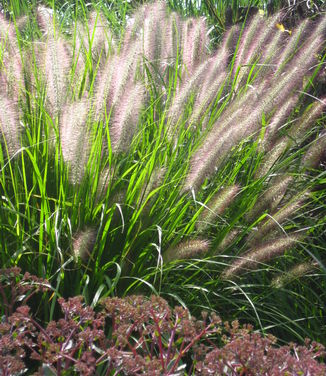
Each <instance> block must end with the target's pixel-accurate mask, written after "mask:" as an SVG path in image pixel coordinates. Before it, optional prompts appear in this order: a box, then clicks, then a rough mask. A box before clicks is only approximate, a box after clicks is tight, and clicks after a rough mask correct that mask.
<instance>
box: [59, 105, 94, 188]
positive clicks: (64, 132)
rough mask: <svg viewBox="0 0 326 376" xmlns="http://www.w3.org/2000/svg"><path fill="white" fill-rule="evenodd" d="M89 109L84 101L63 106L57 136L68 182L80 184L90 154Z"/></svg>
mask: <svg viewBox="0 0 326 376" xmlns="http://www.w3.org/2000/svg"><path fill="white" fill-rule="evenodd" d="M88 117H89V108H88V103H87V102H86V101H85V100H81V101H79V102H73V103H71V104H68V105H66V106H65V108H64V110H63V112H62V116H61V117H60V123H59V134H60V142H61V150H62V156H63V160H64V161H65V163H66V164H67V165H68V167H69V180H70V182H71V183H73V184H77V183H80V182H81V181H82V179H83V177H84V173H85V167H86V164H87V161H88V158H89V153H90V134H89V132H88Z"/></svg>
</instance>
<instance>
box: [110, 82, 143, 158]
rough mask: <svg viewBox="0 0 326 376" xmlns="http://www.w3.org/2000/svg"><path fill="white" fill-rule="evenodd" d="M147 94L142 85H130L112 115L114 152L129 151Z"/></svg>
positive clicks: (111, 130) (111, 132) (112, 145)
mask: <svg viewBox="0 0 326 376" xmlns="http://www.w3.org/2000/svg"><path fill="white" fill-rule="evenodd" d="M144 99H145V93H144V88H143V86H142V85H141V84H135V85H134V84H129V86H128V87H127V88H126V90H125V92H124V95H123V97H122V99H121V101H120V103H119V105H116V106H115V107H114V109H113V112H112V115H111V119H110V122H111V126H110V139H111V147H112V150H113V151H115V152H117V151H119V152H121V151H127V150H128V149H129V147H130V142H131V140H132V138H133V136H134V134H135V132H136V127H137V124H138V122H139V116H140V113H141V109H142V106H143V103H144Z"/></svg>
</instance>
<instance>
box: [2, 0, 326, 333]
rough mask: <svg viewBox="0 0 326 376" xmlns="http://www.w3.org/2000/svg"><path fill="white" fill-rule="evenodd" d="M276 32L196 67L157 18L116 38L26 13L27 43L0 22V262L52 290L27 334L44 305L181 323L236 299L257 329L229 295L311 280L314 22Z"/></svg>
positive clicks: (181, 41)
mask: <svg viewBox="0 0 326 376" xmlns="http://www.w3.org/2000/svg"><path fill="white" fill-rule="evenodd" d="M85 17H86V15H85ZM279 18H280V14H276V15H274V16H273V17H271V18H269V19H265V18H264V17H263V16H262V15H261V14H259V13H258V14H257V15H255V16H254V17H252V18H251V19H250V20H247V22H245V23H244V24H243V26H242V27H238V26H234V27H231V28H230V29H229V30H228V31H227V32H226V33H225V36H224V39H223V40H222V42H221V44H220V46H219V47H218V48H217V49H212V48H211V45H210V41H209V37H208V30H207V26H206V23H205V21H204V20H203V19H201V18H189V19H184V18H182V17H181V16H179V15H178V14H176V13H174V12H170V11H169V10H168V9H167V7H166V5H165V3H163V2H155V3H152V4H145V5H144V6H142V7H140V8H139V9H138V10H137V11H136V12H135V14H134V15H133V16H132V17H131V18H130V19H129V22H128V23H127V26H126V29H125V31H124V32H123V34H122V36H120V38H118V37H117V36H116V35H114V33H113V32H111V30H110V27H109V24H108V22H107V21H106V19H105V18H104V16H102V15H101V14H100V13H92V14H90V16H89V18H86V19H85V20H84V22H81V21H76V24H75V25H74V26H73V27H72V29H71V30H68V31H67V30H64V29H63V28H62V27H61V25H60V22H59V20H57V19H56V17H55V16H54V15H53V14H52V12H51V11H49V10H47V9H46V8H39V10H38V12H37V22H38V24H39V29H40V30H39V35H40V36H39V38H35V39H34V40H32V41H30V40H24V37H23V33H20V32H19V31H18V28H17V27H16V24H15V20H8V19H6V18H5V17H4V16H2V15H1V29H0V32H1V55H0V56H1V69H0V78H1V80H0V82H1V88H2V91H1V94H0V103H1V107H2V111H1V114H0V129H1V135H2V143H1V153H0V161H1V175H0V179H1V197H2V199H1V213H0V223H1V228H2V231H1V235H0V236H1V243H2V253H1V256H0V257H1V260H2V264H3V265H4V266H9V265H19V266H20V267H22V268H23V269H25V270H30V271H31V272H33V273H35V274H37V275H38V276H39V277H42V278H47V279H49V280H50V281H51V282H52V281H53V283H54V284H55V285H56V289H55V291H54V295H53V303H52V305H51V306H50V309H49V310H46V309H44V311H46V312H44V314H45V316H48V317H50V318H51V317H52V316H53V315H54V304H55V301H56V299H57V298H59V297H61V296H72V295H79V294H83V296H84V298H85V300H86V302H87V303H89V304H92V306H95V305H96V304H97V302H98V299H99V297H101V296H102V297H107V296H110V295H114V294H129V293H130V292H131V291H135V290H141V291H143V289H146V288H150V289H151V290H152V291H155V292H160V293H166V294H168V295H169V296H170V297H173V298H174V299H179V300H182V299H186V300H187V304H189V305H190V306H191V305H195V306H196V305H197V308H198V304H196V303H194V301H195V302H196V301H198V300H199V299H201V297H202V295H200V294H202V293H203V294H204V295H205V293H212V294H213V295H214V293H215V290H216V288H217V286H219V287H220V289H221V291H222V292H221V294H220V296H222V300H223V295H224V296H225V297H226V300H228V299H229V298H228V294H231V296H232V288H233V287H234V286H236V287H239V289H240V291H242V292H243V293H244V296H245V297H246V299H245V301H247V303H248V302H249V303H248V304H249V306H250V309H253V311H254V314H255V317H256V319H257V320H258V322H259V325H261V327H263V324H262V322H261V320H260V316H259V315H260V314H259V313H258V311H257V308H256V307H255V305H254V304H253V302H252V301H251V300H250V299H247V298H248V294H246V293H245V291H244V290H243V288H242V287H241V284H242V283H244V286H246V283H247V282H246V281H249V280H250V279H251V280H258V281H259V279H263V280H264V285H265V286H266V285H268V284H269V283H272V284H271V286H272V287H271V288H273V289H276V290H277V289H279V287H278V286H280V285H279V284H277V283H274V282H272V281H275V278H276V279H277V278H278V276H277V275H276V274H277V271H280V273H281V274H282V271H286V270H287V269H288V268H293V269H291V270H296V269H295V268H296V264H297V263H298V265H300V264H302V263H303V262H308V263H309V262H310V263H311V262H312V260H313V262H314V263H317V264H318V265H322V255H320V254H319V250H320V249H321V244H322V236H323V235H322V227H323V225H324V223H325V218H324V215H323V209H324V204H323V203H322V202H323V198H324V195H325V191H324V189H323V186H322V182H323V179H324V171H323V170H322V166H323V165H322V162H323V158H324V153H323V137H322V135H323V122H324V119H325V118H324V115H323V111H324V106H325V99H324V98H319V97H318V83H319V82H321V80H322V67H323V61H324V56H323V55H322V53H323V48H324V47H325V46H324V44H325V43H324V42H325V38H324V35H325V29H326V21H325V17H323V16H320V17H319V18H318V19H316V20H315V21H308V20H307V21H303V22H302V23H300V24H298V25H297V27H296V29H294V30H291V32H289V31H285V30H284V28H283V29H282V28H280V27H277V25H279V24H278V22H280V21H279ZM8 54H11V55H10V59H9V58H8V57H7V55H8ZM8 56H9V55H8ZM314 90H315V91H314ZM316 90H317V91H316ZM314 146H315V147H314ZM257 278H258V279H257ZM174 279H175V280H174ZM175 281H177V282H176V283H175ZM257 283H258V282H257ZM230 286H231V288H230ZM232 286H233V287H232ZM189 289H190V290H189ZM191 289H193V290H194V291H195V290H196V292H195V293H192V292H191V293H190V296H189V294H188V290H189V291H191ZM235 290H236V289H235ZM235 290H234V291H235ZM235 296H236V294H235ZM219 298H220V297H219ZM230 301H234V302H235V303H234V306H235V307H237V306H238V302H237V299H234V300H233V298H230ZM208 304H209V308H215V309H221V308H220V307H218V306H217V305H215V303H211V302H209V303H208ZM243 304H244V303H243ZM308 305H309V303H306V307H307V306H308ZM240 306H241V304H240ZM311 309H312V310H314V309H316V311H318V312H320V311H321V310H322V309H324V305H323V303H322V299H321V298H319V299H318V301H317V303H316V304H315V305H314V306H313V307H312V308H311ZM289 321H291V319H289ZM299 337H300V336H299Z"/></svg>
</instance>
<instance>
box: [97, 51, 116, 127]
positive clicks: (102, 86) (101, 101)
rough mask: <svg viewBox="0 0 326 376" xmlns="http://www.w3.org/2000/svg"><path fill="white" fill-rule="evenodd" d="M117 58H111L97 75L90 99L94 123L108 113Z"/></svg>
mask: <svg viewBox="0 0 326 376" xmlns="http://www.w3.org/2000/svg"><path fill="white" fill-rule="evenodd" d="M117 61H118V58H117V57H116V56H112V57H110V58H109V59H107V61H106V63H105V65H104V66H103V67H102V68H101V70H100V71H99V72H98V73H97V76H96V79H95V85H94V94H93V97H92V113H93V118H94V120H95V121H100V120H103V119H104V118H105V112H106V113H107V115H108V114H109V113H110V108H111V106H112V100H113V82H112V80H113V77H114V70H115V69H116V65H117Z"/></svg>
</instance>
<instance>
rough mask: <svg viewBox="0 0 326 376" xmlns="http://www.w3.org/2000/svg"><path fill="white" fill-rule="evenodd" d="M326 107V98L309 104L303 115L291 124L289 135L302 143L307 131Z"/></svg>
mask: <svg viewBox="0 0 326 376" xmlns="http://www.w3.org/2000/svg"><path fill="white" fill-rule="evenodd" d="M325 108H326V98H323V99H321V100H320V101H316V102H314V103H312V104H311V106H309V107H308V108H307V109H306V110H305V112H304V113H303V115H302V116H301V117H300V119H298V120H297V121H296V122H294V124H293V125H292V126H291V128H290V130H289V132H288V135H289V137H290V138H291V139H292V140H293V141H294V142H296V143H297V144H300V143H301V142H302V141H303V140H304V138H306V137H307V133H309V130H310V129H311V128H312V127H313V125H314V124H315V123H316V121H317V119H319V118H320V117H321V115H322V113H323V110H324V109H325Z"/></svg>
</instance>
